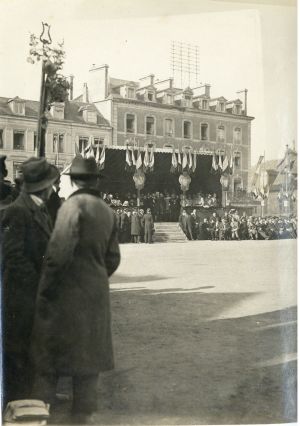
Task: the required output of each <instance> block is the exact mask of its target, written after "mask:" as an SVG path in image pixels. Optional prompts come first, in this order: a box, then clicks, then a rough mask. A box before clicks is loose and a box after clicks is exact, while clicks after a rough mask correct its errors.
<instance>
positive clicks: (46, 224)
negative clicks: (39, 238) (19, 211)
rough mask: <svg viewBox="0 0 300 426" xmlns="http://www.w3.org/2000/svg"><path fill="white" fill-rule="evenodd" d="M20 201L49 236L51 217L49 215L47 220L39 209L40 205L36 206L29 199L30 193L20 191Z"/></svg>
mask: <svg viewBox="0 0 300 426" xmlns="http://www.w3.org/2000/svg"><path fill="white" fill-rule="evenodd" d="M19 198H20V201H22V202H23V204H24V205H25V206H26V207H27V208H28V209H29V210H30V211H31V212H32V215H33V219H34V220H35V222H36V223H37V224H38V225H39V226H40V227H41V228H42V229H43V231H44V232H45V233H46V234H47V235H48V236H49V237H50V235H51V231H52V226H51V219H50V216H49V220H47V219H46V217H45V216H44V215H43V213H42V211H41V207H38V206H37V205H36V204H35V202H34V201H33V200H32V199H31V197H30V195H29V194H27V193H26V192H21V194H20V196H19Z"/></svg>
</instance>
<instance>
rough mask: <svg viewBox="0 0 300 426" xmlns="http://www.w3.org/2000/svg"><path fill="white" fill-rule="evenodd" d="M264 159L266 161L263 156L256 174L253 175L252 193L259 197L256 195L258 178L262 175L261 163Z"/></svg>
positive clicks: (258, 163)
mask: <svg viewBox="0 0 300 426" xmlns="http://www.w3.org/2000/svg"><path fill="white" fill-rule="evenodd" d="M263 159H264V156H263V155H261V156H260V157H259V159H258V162H257V164H256V168H255V172H254V174H253V177H252V181H251V192H252V193H253V194H254V196H257V195H256V194H258V178H259V175H260V169H261V163H262V161H263Z"/></svg>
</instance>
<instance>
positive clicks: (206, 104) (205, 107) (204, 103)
mask: <svg viewBox="0 0 300 426" xmlns="http://www.w3.org/2000/svg"><path fill="white" fill-rule="evenodd" d="M202 109H208V100H206V99H203V100H202Z"/></svg>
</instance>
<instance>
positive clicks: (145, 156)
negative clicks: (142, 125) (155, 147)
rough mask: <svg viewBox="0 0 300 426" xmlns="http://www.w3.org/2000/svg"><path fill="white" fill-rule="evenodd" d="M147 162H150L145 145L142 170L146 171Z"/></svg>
mask: <svg viewBox="0 0 300 426" xmlns="http://www.w3.org/2000/svg"><path fill="white" fill-rule="evenodd" d="M149 162H150V159H149V151H148V146H146V149H145V154H144V167H143V169H144V172H146V171H147V170H148V168H149Z"/></svg>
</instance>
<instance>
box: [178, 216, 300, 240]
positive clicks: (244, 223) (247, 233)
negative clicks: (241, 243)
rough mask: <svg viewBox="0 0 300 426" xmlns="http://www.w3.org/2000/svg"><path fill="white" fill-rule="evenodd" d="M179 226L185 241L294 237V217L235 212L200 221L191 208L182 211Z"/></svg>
mask: <svg viewBox="0 0 300 426" xmlns="http://www.w3.org/2000/svg"><path fill="white" fill-rule="evenodd" d="M179 224H180V226H181V228H182V230H183V232H184V233H185V234H186V236H187V238H188V239H189V240H214V241H216V240H276V239H286V238H297V217H296V216H294V215H291V216H290V217H278V216H268V217H260V216H258V217H254V216H247V215H246V213H243V214H242V215H239V213H238V212H237V211H236V210H230V211H229V212H225V213H224V215H223V216H222V217H220V216H219V215H218V214H217V213H216V212H213V213H212V214H211V216H210V217H204V218H203V219H201V218H200V217H199V215H198V213H197V210H196V209H194V210H193V211H192V212H190V211H188V210H186V209H183V210H182V213H181V215H180V217H179Z"/></svg>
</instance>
